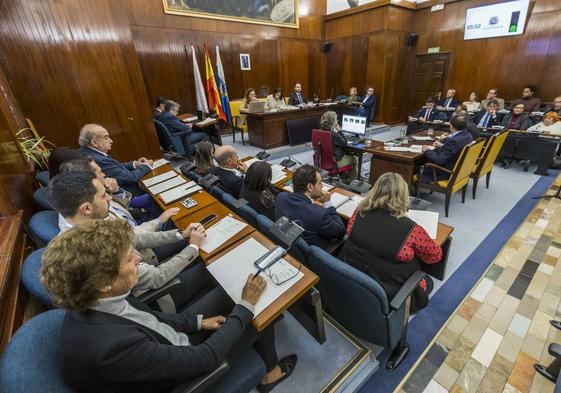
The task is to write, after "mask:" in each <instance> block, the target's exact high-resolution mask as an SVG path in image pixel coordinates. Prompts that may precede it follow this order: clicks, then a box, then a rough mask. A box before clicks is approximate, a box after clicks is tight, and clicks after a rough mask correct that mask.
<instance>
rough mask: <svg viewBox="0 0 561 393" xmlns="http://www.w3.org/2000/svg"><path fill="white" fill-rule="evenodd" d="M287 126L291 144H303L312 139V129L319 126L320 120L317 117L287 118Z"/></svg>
mask: <svg viewBox="0 0 561 393" xmlns="http://www.w3.org/2000/svg"><path fill="white" fill-rule="evenodd" d="M286 128H287V131H288V141H289V142H290V145H291V146H296V145H302V144H304V143H309V142H311V141H312V130H313V129H314V128H319V122H318V119H317V117H304V118H303V119H293V120H287V121H286Z"/></svg>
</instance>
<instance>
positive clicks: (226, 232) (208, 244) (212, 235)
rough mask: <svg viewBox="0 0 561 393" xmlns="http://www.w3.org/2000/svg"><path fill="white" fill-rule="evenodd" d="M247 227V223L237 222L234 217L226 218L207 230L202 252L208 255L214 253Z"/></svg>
mask: <svg viewBox="0 0 561 393" xmlns="http://www.w3.org/2000/svg"><path fill="white" fill-rule="evenodd" d="M246 226H247V224H246V223H245V222H242V221H240V220H236V219H235V218H234V217H232V216H226V217H224V218H223V219H222V220H220V221H218V222H217V223H216V224H214V225H213V226H212V227H210V228H209V229H207V231H206V237H205V238H204V239H203V241H202V243H201V250H203V251H204V252H207V253H210V252H213V251H214V250H216V249H217V248H218V247H220V246H221V245H222V244H224V243H225V242H226V241H228V239H230V238H231V237H232V236H234V235H235V234H236V233H238V232H239V231H241V230H242V229H244V228H245V227H246Z"/></svg>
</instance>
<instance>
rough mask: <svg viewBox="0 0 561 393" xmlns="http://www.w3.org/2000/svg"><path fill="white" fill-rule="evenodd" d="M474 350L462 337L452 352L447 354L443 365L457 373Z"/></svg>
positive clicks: (473, 346)
mask: <svg viewBox="0 0 561 393" xmlns="http://www.w3.org/2000/svg"><path fill="white" fill-rule="evenodd" d="M474 348H475V344H474V343H473V342H471V341H469V340H467V339H466V338H464V337H463V336H462V337H460V339H459V340H458V342H457V343H456V345H455V346H454V348H452V351H451V352H450V353H449V354H448V356H447V357H446V359H445V360H444V363H445V364H447V365H448V366H450V368H452V369H453V370H456V371H457V372H458V373H459V372H461V371H462V369H463V368H464V366H465V365H466V363H467V361H468V360H469V359H470V358H471V353H472V352H473V349H474Z"/></svg>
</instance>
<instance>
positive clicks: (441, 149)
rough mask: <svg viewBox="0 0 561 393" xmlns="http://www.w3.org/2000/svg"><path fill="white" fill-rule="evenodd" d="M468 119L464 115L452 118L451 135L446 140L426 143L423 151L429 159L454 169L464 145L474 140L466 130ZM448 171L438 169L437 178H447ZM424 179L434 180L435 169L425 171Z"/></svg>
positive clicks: (441, 165) (443, 166) (425, 180)
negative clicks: (431, 144) (430, 143)
mask: <svg viewBox="0 0 561 393" xmlns="http://www.w3.org/2000/svg"><path fill="white" fill-rule="evenodd" d="M466 127H467V120H466V118H465V117H464V116H454V117H452V119H450V132H451V135H450V137H449V138H448V139H447V140H446V141H445V142H444V143H441V142H434V145H433V146H429V145H424V146H423V152H424V153H425V156H426V157H427V159H428V161H429V162H431V163H433V164H436V165H438V166H440V167H442V168H445V169H448V170H452V168H453V167H454V164H455V163H456V160H457V159H458V157H459V155H460V152H461V151H462V149H463V148H464V146H466V145H468V144H469V143H471V142H473V137H472V136H471V134H470V133H469V132H468V131H467V130H466ZM448 176H449V174H448V173H446V172H443V171H439V170H436V178H437V180H444V179H447V178H448ZM423 181H424V182H427V183H428V182H431V181H433V169H432V168H430V169H427V170H424V171H423Z"/></svg>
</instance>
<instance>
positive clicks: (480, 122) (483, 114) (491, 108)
mask: <svg viewBox="0 0 561 393" xmlns="http://www.w3.org/2000/svg"><path fill="white" fill-rule="evenodd" d="M498 110H499V102H498V101H497V100H495V99H490V100H489V102H488V103H487V110H485V109H483V110H480V111H479V112H477V113H476V114H474V115H473V119H472V120H471V121H468V126H467V130H468V131H469V132H470V134H471V135H472V136H473V137H474V138H473V139H477V138H476V136H478V135H479V134H480V133H482V134H483V136H485V137H488V136H491V135H492V134H493V133H492V132H488V131H487V129H490V128H492V127H493V126H499V125H501V119H500V117H499V115H498V113H497V112H498Z"/></svg>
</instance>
